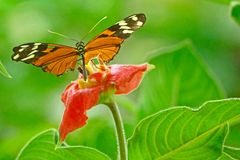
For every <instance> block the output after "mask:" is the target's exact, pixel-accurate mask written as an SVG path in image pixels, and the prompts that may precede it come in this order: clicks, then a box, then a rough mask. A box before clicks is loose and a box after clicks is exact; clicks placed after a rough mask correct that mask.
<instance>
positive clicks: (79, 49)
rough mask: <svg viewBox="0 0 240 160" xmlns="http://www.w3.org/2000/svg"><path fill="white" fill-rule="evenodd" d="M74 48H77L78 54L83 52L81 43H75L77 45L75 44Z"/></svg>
mask: <svg viewBox="0 0 240 160" xmlns="http://www.w3.org/2000/svg"><path fill="white" fill-rule="evenodd" d="M76 47H77V50H78V51H79V52H80V53H82V52H84V43H83V41H80V42H77V43H76Z"/></svg>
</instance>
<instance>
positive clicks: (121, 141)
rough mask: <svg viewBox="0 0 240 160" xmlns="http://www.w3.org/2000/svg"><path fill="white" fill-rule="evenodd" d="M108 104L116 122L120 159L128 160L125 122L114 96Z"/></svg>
mask: <svg viewBox="0 0 240 160" xmlns="http://www.w3.org/2000/svg"><path fill="white" fill-rule="evenodd" d="M107 106H108V107H109V109H110V111H111V112H112V116H113V119H114V122H115V128H116V133H117V140H118V150H119V152H118V154H119V155H118V156H119V157H120V160H127V159H128V157H127V156H128V155H127V153H128V150H127V143H126V137H125V132H124V128H123V122H122V118H121V114H120V111H119V109H118V106H117V104H116V102H115V101H114V99H113V97H112V98H111V100H110V102H109V103H107Z"/></svg>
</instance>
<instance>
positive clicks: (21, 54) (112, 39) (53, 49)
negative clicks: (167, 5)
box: [12, 13, 146, 79]
mask: <svg viewBox="0 0 240 160" xmlns="http://www.w3.org/2000/svg"><path fill="white" fill-rule="evenodd" d="M145 21H146V17H145V15H144V14H142V13H140V14H133V15H131V16H128V17H126V18H125V19H123V20H121V21H119V22H117V23H116V24H114V25H113V26H111V27H109V28H107V29H106V30H104V31H103V32H102V33H101V34H99V35H98V36H97V37H95V38H94V39H92V40H91V41H89V42H88V43H87V44H86V45H84V43H83V42H82V41H80V42H77V43H76V47H70V46H64V45H59V44H52V43H25V44H22V45H19V46H16V47H14V48H13V51H14V54H13V55H12V60H14V61H22V62H25V63H28V64H29V63H31V64H33V65H35V66H38V67H41V68H42V69H43V71H45V72H49V73H52V74H55V75H57V76H58V75H61V74H63V73H64V72H66V71H67V70H69V69H70V70H74V69H75V66H76V64H77V61H78V59H79V58H81V59H82V65H83V72H84V78H85V79H86V71H85V63H88V62H89V61H90V60H91V59H92V58H95V57H98V58H99V59H101V60H102V61H103V62H105V63H108V62H109V61H111V60H112V59H113V57H114V56H115V55H116V54H117V53H118V51H119V49H120V47H121V44H122V43H123V41H124V40H125V39H127V38H128V37H129V36H130V35H131V34H132V33H133V32H134V31H136V30H137V29H138V28H141V27H142V26H143V25H144V23H145Z"/></svg>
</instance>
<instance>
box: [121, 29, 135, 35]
mask: <svg viewBox="0 0 240 160" xmlns="http://www.w3.org/2000/svg"><path fill="white" fill-rule="evenodd" d="M122 33H123V34H127V33H133V31H132V30H123V32H122Z"/></svg>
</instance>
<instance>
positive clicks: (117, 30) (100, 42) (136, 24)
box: [85, 13, 146, 62]
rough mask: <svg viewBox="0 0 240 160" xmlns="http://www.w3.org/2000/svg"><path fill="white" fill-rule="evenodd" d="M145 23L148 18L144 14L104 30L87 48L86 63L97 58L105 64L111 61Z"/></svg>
mask: <svg viewBox="0 0 240 160" xmlns="http://www.w3.org/2000/svg"><path fill="white" fill-rule="evenodd" d="M145 21H146V17H145V15H144V14H143V13H140V14H134V15H131V16H128V17H127V18H124V19H123V20H121V21H119V22H117V23H116V24H114V25H112V26H111V27H109V28H107V29H106V30H104V31H103V32H102V33H101V34H100V35H98V36H97V37H96V38H94V39H93V40H91V41H90V42H88V43H87V45H86V46H85V60H86V62H88V61H89V60H90V59H92V58H93V57H96V56H98V57H99V58H101V59H102V60H103V61H104V62H109V61H111V60H112V59H113V57H114V56H115V55H116V54H117V53H118V51H119V49H120V47H121V44H122V43H123V41H124V40H125V39H127V38H128V37H129V36H130V35H131V34H132V33H133V32H134V31H136V30H137V29H139V28H141V27H142V26H143V25H144V23H145Z"/></svg>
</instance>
